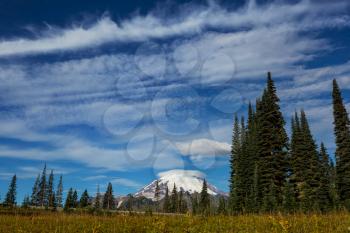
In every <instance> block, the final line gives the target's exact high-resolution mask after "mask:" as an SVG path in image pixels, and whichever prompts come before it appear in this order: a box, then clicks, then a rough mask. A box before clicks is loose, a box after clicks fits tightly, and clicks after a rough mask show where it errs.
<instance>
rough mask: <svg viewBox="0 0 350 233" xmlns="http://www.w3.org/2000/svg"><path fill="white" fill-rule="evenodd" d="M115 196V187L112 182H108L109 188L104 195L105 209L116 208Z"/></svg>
mask: <svg viewBox="0 0 350 233" xmlns="http://www.w3.org/2000/svg"><path fill="white" fill-rule="evenodd" d="M114 208H115V203H114V196H113V187H112V184H111V183H108V186H107V190H106V192H105V195H104V196H103V209H108V210H110V209H114Z"/></svg>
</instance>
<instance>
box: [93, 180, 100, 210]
mask: <svg viewBox="0 0 350 233" xmlns="http://www.w3.org/2000/svg"><path fill="white" fill-rule="evenodd" d="M94 207H95V209H97V210H98V209H100V208H101V194H100V185H97V191H96V197H95V205H94Z"/></svg>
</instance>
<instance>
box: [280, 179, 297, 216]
mask: <svg viewBox="0 0 350 233" xmlns="http://www.w3.org/2000/svg"><path fill="white" fill-rule="evenodd" d="M296 208H297V206H296V201H295V192H294V187H293V184H292V183H291V182H290V181H289V180H287V181H286V184H285V185H284V190H283V210H284V212H287V213H293V212H294V211H295V210H296Z"/></svg>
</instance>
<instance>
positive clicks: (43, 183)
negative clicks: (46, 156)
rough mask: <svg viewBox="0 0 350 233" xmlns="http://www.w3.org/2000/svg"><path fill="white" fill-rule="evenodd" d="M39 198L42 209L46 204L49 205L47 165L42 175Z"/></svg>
mask: <svg viewBox="0 0 350 233" xmlns="http://www.w3.org/2000/svg"><path fill="white" fill-rule="evenodd" d="M38 196H39V205H40V206H42V207H43V206H46V203H47V184H46V163H45V166H44V169H43V171H42V174H41V180H40V183H39V192H38Z"/></svg>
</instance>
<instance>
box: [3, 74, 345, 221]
mask: <svg viewBox="0 0 350 233" xmlns="http://www.w3.org/2000/svg"><path fill="white" fill-rule="evenodd" d="M332 98H333V116H334V123H333V124H334V133H335V139H336V151H335V162H336V163H335V164H334V163H333V162H332V160H330V159H329V156H328V154H327V150H326V148H325V146H324V144H323V143H321V144H320V146H319V148H318V146H317V144H316V142H315V140H314V139H313V136H312V133H311V130H310V127H309V124H308V120H307V117H306V114H305V112H304V110H301V111H300V113H298V112H295V113H294V114H293V116H292V120H291V138H290V139H289V138H288V136H287V133H286V131H285V128H284V126H285V121H284V118H283V116H282V113H281V110H280V107H279V98H278V96H277V94H276V88H275V85H274V82H273V80H272V78H271V73H270V72H269V73H268V75H267V85H266V88H265V89H264V91H263V94H262V96H261V97H260V98H258V99H257V100H256V104H255V108H253V106H252V105H251V104H249V107H248V118H247V120H245V119H244V118H243V117H242V118H241V119H239V118H238V116H237V115H236V116H235V120H234V126H233V137H232V153H231V159H230V168H231V173H230V182H229V183H230V192H229V197H228V198H227V196H226V195H224V194H221V193H220V192H218V191H217V190H216V189H215V188H214V187H213V186H212V185H210V184H207V183H206V181H205V180H204V179H203V180H202V179H199V178H198V177H192V176H190V177H187V178H186V179H187V180H188V179H189V180H191V182H192V186H193V187H191V190H189V189H188V188H187V189H188V190H186V188H184V187H187V186H188V184H186V185H185V184H181V182H180V184H179V183H177V184H175V181H174V180H179V179H174V177H171V179H170V178H169V177H168V178H169V179H165V178H160V179H159V180H156V181H154V182H152V183H151V185H149V186H146V187H145V188H144V189H143V190H141V191H140V192H138V193H136V195H128V196H126V197H118V198H114V195H113V188H112V184H111V183H109V184H108V186H107V190H106V191H105V193H104V194H102V193H100V189H99V187H97V192H96V195H95V196H94V197H91V196H89V194H88V192H87V190H85V191H84V192H83V193H82V195H81V197H80V199H78V194H77V191H75V190H73V188H70V189H69V191H68V193H67V197H66V199H65V203H64V204H63V200H62V199H63V195H62V192H63V184H62V176H61V177H60V179H59V182H58V185H57V189H56V190H55V191H54V175H53V172H52V171H51V173H50V175H49V177H48V179H46V176H47V174H46V165H45V167H44V169H43V171H42V174H41V175H40V174H39V175H38V177H37V179H36V181H35V183H34V186H33V189H32V195H31V196H30V197H29V196H28V195H27V196H26V197H25V198H24V201H23V203H22V207H23V208H35V209H42V208H49V209H52V210H56V209H64V210H71V209H88V210H92V211H95V210H101V209H105V210H114V209H119V210H128V211H135V210H136V211H146V212H147V211H152V210H153V211H156V212H166V213H186V212H188V211H190V212H192V213H193V214H197V213H198V214H206V215H207V214H214V213H216V214H227V213H229V214H240V213H258V212H259V213H264V212H268V213H271V212H276V211H282V212H287V213H288V212H319V211H322V212H327V211H332V210H345V209H347V210H350V130H349V127H350V121H349V117H348V114H347V111H346V109H345V106H344V103H343V99H342V97H341V92H340V89H339V87H338V84H337V82H336V80H333V93H332ZM329 124H331V122H329ZM175 178H176V177H175ZM186 179H184V177H181V179H180V180H186ZM16 181H17V177H16V175H14V176H13V178H12V181H11V183H10V185H9V189H8V192H7V194H6V196H5V199H4V201H3V203H2V205H3V206H5V207H10V208H12V207H16V206H17V203H16V189H17V185H16ZM170 181H172V182H173V183H174V184H172V182H170ZM169 182H170V183H169ZM191 182H189V183H191ZM198 182H200V183H202V187H201V189H200V188H199V186H198ZM193 184H196V185H197V186H198V187H197V189H196V190H195V191H196V192H192V191H193V190H192V189H193V188H194V185H193ZM169 185H173V189H172V191H170V189H169ZM177 185H178V187H179V189H177ZM163 189H164V190H163ZM150 190H151V191H152V192H151V191H150ZM199 190H200V192H199ZM190 191H191V192H190ZM146 194H147V195H146Z"/></svg>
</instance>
